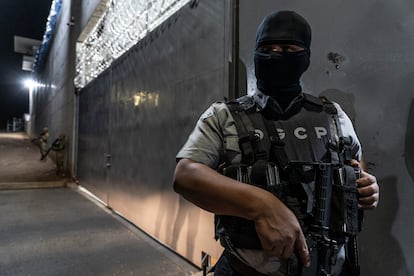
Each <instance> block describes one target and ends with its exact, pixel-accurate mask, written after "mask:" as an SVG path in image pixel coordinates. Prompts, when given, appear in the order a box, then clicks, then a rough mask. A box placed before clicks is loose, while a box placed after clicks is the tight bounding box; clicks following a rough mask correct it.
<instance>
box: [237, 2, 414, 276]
mask: <svg viewBox="0 0 414 276" xmlns="http://www.w3.org/2000/svg"><path fill="white" fill-rule="evenodd" d="M413 8H414V4H413V2H412V1H410V0H398V1H392V2H390V1H382V0H381V1H365V2H356V1H329V2H326V1H312V2H309V3H305V2H304V1H289V2H286V1H273V0H261V1H260V5H258V4H257V2H255V3H253V2H252V1H249V0H240V57H241V59H242V61H243V62H244V63H245V64H246V67H247V75H248V76H247V79H248V90H249V92H251V91H252V90H253V89H254V86H255V79H254V73H253V69H254V67H253V49H254V43H255V33H256V28H257V26H258V25H259V24H260V22H261V20H262V18H263V17H264V16H265V15H267V14H268V13H270V12H271V11H276V10H280V9H290V10H295V11H297V12H299V13H300V14H302V15H303V16H304V17H305V18H306V19H307V20H308V21H309V23H310V24H311V26H312V31H313V41H312V46H311V65H310V68H309V70H308V71H307V72H306V73H305V74H304V76H303V78H302V81H303V85H304V87H305V90H307V91H308V92H311V93H312V94H314V95H326V96H328V98H330V99H331V100H334V101H337V102H339V103H341V105H342V106H343V108H344V110H345V111H346V112H347V113H348V115H349V116H350V117H351V119H352V120H353V121H354V125H355V128H356V130H357V132H358V134H359V138H360V140H361V143H362V146H363V150H364V157H365V159H366V160H367V162H368V167H369V171H370V172H371V173H372V174H374V175H376V176H377V178H378V183H379V184H380V188H381V200H380V204H379V207H378V208H377V209H376V210H374V211H368V212H366V215H365V223H364V230H363V232H362V234H361V238H360V246H361V261H362V275H414V258H413V256H414V236H413V233H414V221H413V219H412V218H413V216H414V212H413V198H414V182H413V176H414V175H413V171H414V162H413V160H414V150H413V149H414V147H413V146H412V141H413V138H414V136H413V133H414V122H413V119H414V118H413V113H414V111H413V99H414V96H413V95H414V94H413V87H414V69H413V68H414V55H413V54H412V47H411V45H413V44H414V36H413V35H412V30H413V29H414V20H413V15H414V9H413ZM330 53H331V56H332V54H338V55H339V56H340V57H342V59H343V60H342V61H341V62H339V63H338V64H334V63H333V61H332V59H331V58H329V56H330Z"/></svg>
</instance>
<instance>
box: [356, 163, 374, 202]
mask: <svg viewBox="0 0 414 276" xmlns="http://www.w3.org/2000/svg"><path fill="white" fill-rule="evenodd" d="M351 166H354V167H355V166H359V163H358V162H357V161H356V160H352V161H351ZM356 183H357V189H358V195H359V198H358V207H359V208H360V209H374V208H375V207H377V205H378V201H379V186H378V183H377V178H376V177H375V176H373V175H371V174H369V173H367V172H366V171H364V170H363V169H361V177H360V178H359V179H357V181H356Z"/></svg>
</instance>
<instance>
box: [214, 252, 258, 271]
mask: <svg viewBox="0 0 414 276" xmlns="http://www.w3.org/2000/svg"><path fill="white" fill-rule="evenodd" d="M264 275H265V274H262V273H260V272H257V271H256V270H254V269H253V268H251V267H249V266H247V265H246V264H244V263H243V262H241V261H240V260H238V259H237V258H236V257H234V256H233V255H231V254H230V253H227V252H226V251H224V252H223V254H222V255H221V256H220V258H219V260H218V261H217V263H216V265H215V267H214V276H264Z"/></svg>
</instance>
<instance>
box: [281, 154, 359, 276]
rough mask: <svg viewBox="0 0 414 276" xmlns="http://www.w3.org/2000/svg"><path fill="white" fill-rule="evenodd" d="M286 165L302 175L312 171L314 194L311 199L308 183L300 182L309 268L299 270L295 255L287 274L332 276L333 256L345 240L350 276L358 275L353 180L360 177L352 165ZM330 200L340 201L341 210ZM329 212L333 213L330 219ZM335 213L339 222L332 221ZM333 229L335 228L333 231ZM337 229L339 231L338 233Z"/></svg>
mask: <svg viewBox="0 0 414 276" xmlns="http://www.w3.org/2000/svg"><path fill="white" fill-rule="evenodd" d="M289 166H290V167H291V168H292V169H293V170H296V172H298V170H300V171H302V174H303V172H304V171H308V172H309V171H311V170H313V171H314V174H315V182H314V185H315V186H314V189H315V193H314V196H313V193H311V192H310V189H309V187H308V186H309V183H303V182H301V183H300V184H301V185H300V186H301V189H302V191H303V193H302V194H304V195H305V197H306V202H307V204H306V206H305V209H306V215H307V217H308V218H311V221H310V226H309V228H308V229H307V231H306V232H305V231H304V232H305V236H306V242H307V245H308V248H309V254H310V257H311V266H310V267H300V264H299V261H298V258H297V256H296V255H295V256H294V257H293V258H292V259H291V260H290V261H289V264H288V273H287V275H301V276H322V275H323V276H329V275H333V274H332V271H331V267H332V266H333V264H334V262H335V261H336V255H337V253H338V251H339V250H340V247H341V246H342V244H343V243H344V241H348V242H347V246H346V255H347V256H346V257H347V262H348V265H349V270H350V274H349V275H359V259H358V244H357V236H356V233H357V232H358V231H359V230H360V229H358V228H359V225H358V223H357V222H355V221H356V220H355V217H356V215H355V214H357V213H358V211H357V199H356V187H353V186H355V180H356V178H358V177H359V175H358V171H355V170H354V168H353V167H351V166H344V165H341V164H331V163H303V162H291V163H290V164H289ZM296 181H298V179H296ZM352 185H353V186H352ZM332 197H336V199H340V200H341V201H342V202H339V205H338V206H339V207H340V208H338V206H336V205H335V206H333V204H332V202H333V201H332ZM309 203H311V205H313V207H312V206H310V204H309ZM312 203H313V204H312ZM345 203H346V204H345ZM349 204H351V205H352V206H353V207H352V208H351V210H348V207H347V205H349ZM344 205H345V206H344ZM332 213H334V215H333V216H332ZM338 213H341V214H340V215H341V216H342V217H343V219H341V220H340V223H338V222H337V221H332V220H335V219H337V218H336V217H337V216H338ZM335 223H336V224H335ZM357 225H358V226H357ZM332 226H333V228H334V229H332ZM337 226H339V227H337ZM337 228H340V230H338V229H337ZM339 241H340V242H339ZM295 266H296V269H295Z"/></svg>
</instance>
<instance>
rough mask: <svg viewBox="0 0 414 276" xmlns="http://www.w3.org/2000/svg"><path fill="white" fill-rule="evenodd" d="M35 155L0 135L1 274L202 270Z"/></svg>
mask: <svg viewBox="0 0 414 276" xmlns="http://www.w3.org/2000/svg"><path fill="white" fill-rule="evenodd" d="M39 157H40V154H39V152H38V150H37V148H36V146H35V145H34V144H33V143H31V142H30V141H29V139H28V138H27V137H26V136H25V135H24V134H14V135H9V134H1V133H0V166H1V167H2V168H1V169H0V182H1V183H0V187H1V189H0V214H1V215H0V275H2V276H4V275H13V276H14V275H35V276H36V275H41V276H48V275H104V276H106V275H139V276H140V275H157V276H158V275H160V276H161V275H171V276H181V275H194V274H197V275H200V272H199V270H198V269H197V268H196V267H194V266H193V265H192V264H190V263H188V262H187V261H185V260H184V259H182V258H181V257H179V256H177V255H176V254H175V253H173V252H171V251H170V250H168V249H167V248H165V247H163V246H162V245H160V244H159V243H158V242H156V241H154V240H153V239H152V238H150V237H148V236H147V235H146V234H144V233H143V232H141V231H140V230H139V229H137V228H136V227H135V226H133V225H132V224H130V223H129V222H127V221H125V220H123V219H122V218H121V217H119V216H118V215H116V214H114V213H113V212H112V211H111V210H109V209H107V208H105V206H102V205H100V203H99V202H96V201H94V200H93V198H91V197H90V195H88V194H87V193H85V192H84V191H83V190H82V189H81V188H80V187H78V186H77V185H75V184H73V183H70V181H68V180H66V179H61V178H57V177H56V175H54V163H53V162H52V161H51V160H48V161H46V162H40V161H39ZM5 167H7V168H5ZM4 183H7V186H6V185H2V184H4ZM22 183H25V185H26V188H25V187H24V185H22ZM34 183H36V185H35V186H33V184H34ZM42 183H43V184H44V183H46V184H45V185H42ZM48 183H49V184H50V183H59V185H60V186H59V185H56V186H55V187H53V185H49V186H48ZM30 185H32V186H30ZM50 186H52V187H53V188H48V189H46V188H47V187H50ZM35 187H36V189H35ZM38 188H43V189H38Z"/></svg>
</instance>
